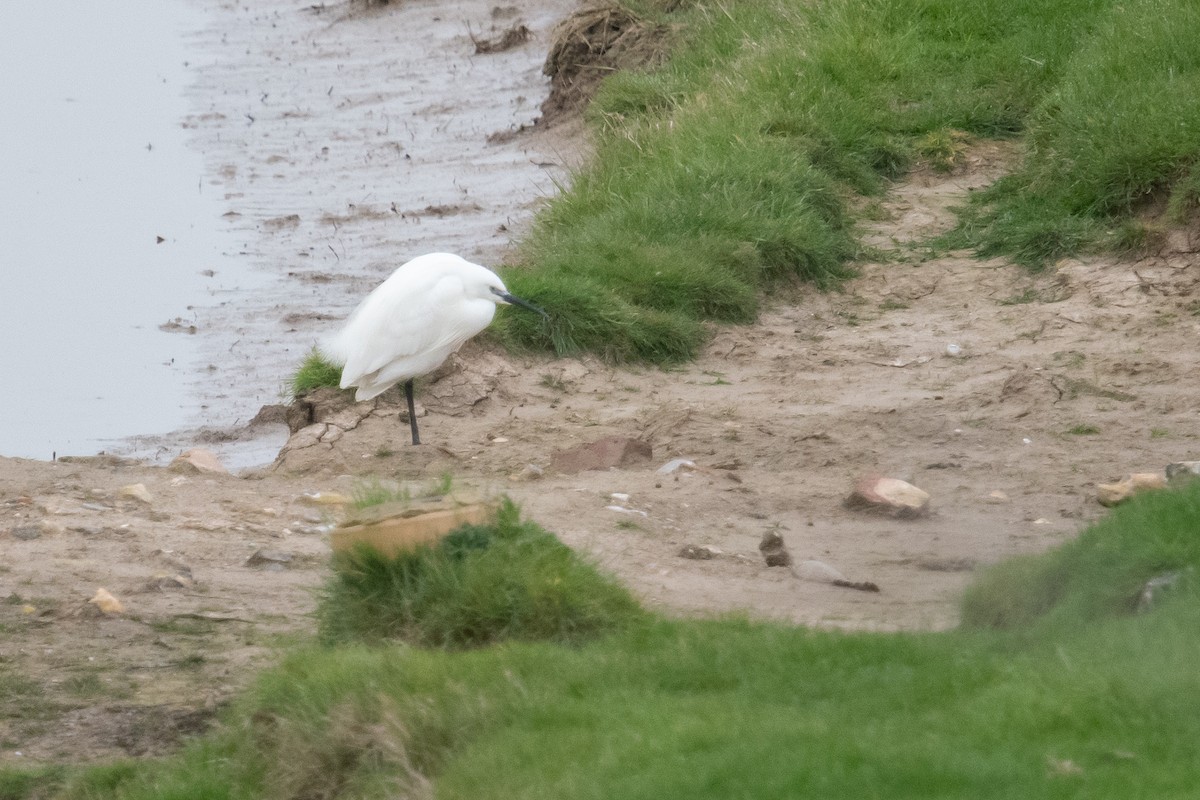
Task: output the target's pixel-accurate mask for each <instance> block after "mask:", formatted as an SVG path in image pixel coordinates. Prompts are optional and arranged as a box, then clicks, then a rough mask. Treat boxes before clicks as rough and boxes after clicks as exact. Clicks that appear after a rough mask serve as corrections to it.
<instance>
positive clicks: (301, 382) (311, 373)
mask: <svg viewBox="0 0 1200 800" xmlns="http://www.w3.org/2000/svg"><path fill="white" fill-rule="evenodd" d="M341 381H342V368H341V367H340V366H338V365H337V364H333V363H331V362H330V361H329V360H328V359H326V358H325V357H324V356H323V355H321V351H319V350H317V349H316V348H315V347H314V348H313V349H312V350H311V351H310V352H309V354H308V355H307V356H305V357H304V361H302V362H301V363H300V366H299V367H297V369H296V372H295V374H293V375H292V378H291V381H290V386H289V388H290V389H291V392H292V397H300V396H302V395H304V394H307V393H308V392H311V391H312V390H313V389H319V388H321V387H324V386H331V387H333V388H337V387H338V385H339V384H340V383H341Z"/></svg>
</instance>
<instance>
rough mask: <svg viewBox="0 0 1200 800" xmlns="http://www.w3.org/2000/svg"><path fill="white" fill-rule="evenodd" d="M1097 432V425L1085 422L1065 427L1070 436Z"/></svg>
mask: <svg viewBox="0 0 1200 800" xmlns="http://www.w3.org/2000/svg"><path fill="white" fill-rule="evenodd" d="M1099 432H1100V429H1099V428H1098V427H1096V426H1095V425H1090V424H1086V423H1080V424H1079V425H1072V426H1071V427H1070V428H1068V429H1067V433H1068V434H1069V435H1071V436H1093V435H1095V434H1097V433H1099Z"/></svg>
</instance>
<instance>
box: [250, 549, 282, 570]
mask: <svg viewBox="0 0 1200 800" xmlns="http://www.w3.org/2000/svg"><path fill="white" fill-rule="evenodd" d="M291 560H292V554H291V553H285V552H283V551H282V550H255V551H254V554H253V555H251V556H250V557H249V558H247V559H246V566H247V567H261V568H263V569H265V570H268V571H271V572H278V571H279V570H282V569H286V568H287V565H288V564H289V563H291Z"/></svg>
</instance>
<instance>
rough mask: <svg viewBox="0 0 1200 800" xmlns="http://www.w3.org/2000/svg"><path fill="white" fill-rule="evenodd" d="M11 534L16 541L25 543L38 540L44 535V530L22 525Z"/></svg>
mask: <svg viewBox="0 0 1200 800" xmlns="http://www.w3.org/2000/svg"><path fill="white" fill-rule="evenodd" d="M9 533H11V534H12V537H13V538H14V539H20V540H21V541H23V542H29V541H32V540H34V539H37V538H38V537H39V536H41V535H42V529H41V528H39V527H38V526H37V525H21V526H18V527H16V528H13V529H12V530H11V531H9Z"/></svg>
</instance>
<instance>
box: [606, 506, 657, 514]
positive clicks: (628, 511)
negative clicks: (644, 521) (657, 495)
mask: <svg viewBox="0 0 1200 800" xmlns="http://www.w3.org/2000/svg"><path fill="white" fill-rule="evenodd" d="M604 510H605V511H616V512H618V513H621V514H640V515H641V516H643V517H648V516H650V515H649V514H647V513H646V512H645V511H640V510H638V509H636V508H625V506H605V507H604Z"/></svg>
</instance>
